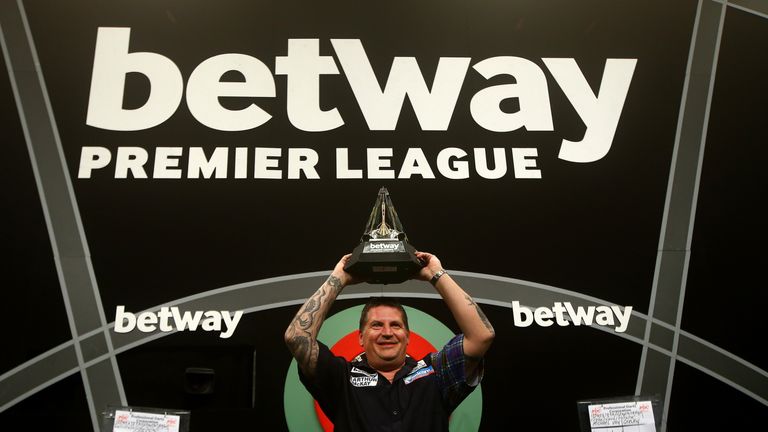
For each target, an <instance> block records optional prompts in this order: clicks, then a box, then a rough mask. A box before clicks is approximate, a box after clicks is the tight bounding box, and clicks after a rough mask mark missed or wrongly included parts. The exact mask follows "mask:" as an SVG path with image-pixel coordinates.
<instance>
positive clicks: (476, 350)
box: [416, 252, 496, 363]
mask: <svg viewBox="0 0 768 432" xmlns="http://www.w3.org/2000/svg"><path fill="white" fill-rule="evenodd" d="M416 257H417V258H419V259H420V260H421V262H422V263H424V264H425V265H424V268H422V269H421V271H419V275H418V278H419V279H421V280H425V281H430V282H431V283H433V284H434V286H435V289H436V290H437V292H438V293H439V294H440V296H441V297H442V298H443V301H445V304H446V305H447V306H448V309H449V310H450V311H451V313H452V314H453V318H454V319H455V320H456V323H457V324H458V325H459V328H460V329H461V332H462V333H464V355H465V356H467V357H469V358H471V359H480V358H481V357H483V355H484V354H485V352H486V351H488V348H490V347H491V342H493V338H494V336H495V334H496V333H495V332H494V330H493V326H492V325H491V323H490V322H489V321H488V318H487V317H486V316H485V314H484V313H483V311H482V310H481V309H480V306H479V305H478V304H477V303H475V301H474V300H472V297H470V296H469V294H467V293H466V292H465V291H464V290H463V289H461V287H460V286H459V285H458V284H457V283H456V281H454V280H453V278H451V277H450V276H449V275H448V273H445V270H443V265H442V264H441V263H440V260H439V259H438V258H437V257H436V256H434V255H432V254H428V253H425V252H416ZM472 363H474V362H472Z"/></svg>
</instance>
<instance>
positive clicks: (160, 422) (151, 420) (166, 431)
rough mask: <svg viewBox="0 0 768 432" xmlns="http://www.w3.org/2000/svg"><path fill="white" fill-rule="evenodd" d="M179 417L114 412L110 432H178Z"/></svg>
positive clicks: (134, 412)
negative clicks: (113, 421) (113, 420)
mask: <svg viewBox="0 0 768 432" xmlns="http://www.w3.org/2000/svg"><path fill="white" fill-rule="evenodd" d="M180 421H181V417H180V416H178V415H172V414H153V413H146V412H136V411H122V410H118V411H115V426H114V427H113V428H112V432H179V422H180Z"/></svg>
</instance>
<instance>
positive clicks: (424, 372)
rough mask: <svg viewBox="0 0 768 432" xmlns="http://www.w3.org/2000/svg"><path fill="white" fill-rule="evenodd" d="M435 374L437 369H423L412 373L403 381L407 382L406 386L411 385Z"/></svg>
mask: <svg viewBox="0 0 768 432" xmlns="http://www.w3.org/2000/svg"><path fill="white" fill-rule="evenodd" d="M433 373H435V369H434V368H433V367H432V366H430V367H428V368H421V369H419V370H417V371H416V372H411V373H410V374H409V375H408V376H407V377H405V379H404V380H403V381H405V384H410V383H412V382H414V381H416V380H417V379H421V378H424V377H425V376H429V375H432V374H433Z"/></svg>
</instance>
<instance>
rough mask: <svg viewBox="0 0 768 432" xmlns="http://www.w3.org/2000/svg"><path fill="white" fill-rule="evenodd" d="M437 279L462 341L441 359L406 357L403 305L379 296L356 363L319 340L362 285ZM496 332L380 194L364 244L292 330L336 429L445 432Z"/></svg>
mask: <svg viewBox="0 0 768 432" xmlns="http://www.w3.org/2000/svg"><path fill="white" fill-rule="evenodd" d="M407 279H418V280H422V281H427V282H430V283H431V284H432V285H433V286H434V288H435V290H436V291H437V292H438V293H439V294H440V296H441V297H442V299H443V301H444V302H445V304H446V306H448V309H449V310H450V311H451V313H452V314H453V317H454V319H455V320H456V323H457V324H458V326H459V328H460V329H461V332H462V333H461V334H459V335H456V336H455V337H454V338H452V339H451V340H450V341H449V342H448V343H447V344H446V345H445V346H444V347H443V348H442V349H441V350H440V351H439V352H436V353H431V354H429V355H427V356H425V357H424V358H422V359H419V360H416V359H413V358H411V357H409V356H406V347H407V346H408V341H409V335H410V329H409V328H408V317H407V316H406V313H405V310H404V309H403V307H402V306H401V305H400V304H399V302H397V301H396V300H393V299H389V298H372V299H370V300H369V302H368V303H367V304H366V305H365V307H364V308H363V312H362V314H361V317H360V337H359V341H360V345H361V347H362V349H363V351H364V353H363V354H360V355H359V356H357V358H355V359H353V360H352V361H351V362H347V361H346V360H345V359H344V358H342V357H335V356H334V355H333V354H332V353H331V352H330V350H329V349H328V347H326V346H325V345H323V344H322V343H320V342H318V341H317V335H318V333H319V332H320V326H321V325H322V323H323V320H324V319H325V317H326V314H327V313H328V311H329V310H330V307H331V304H333V302H334V300H335V299H336V297H337V296H338V295H339V293H341V291H342V290H343V289H344V287H346V286H347V285H352V284H355V283H359V282H363V281H365V282H369V283H399V282H403V281H405V280H407ZM493 338H494V330H493V327H492V326H491V324H490V322H488V319H487V318H486V317H485V314H483V312H482V310H480V307H479V306H478V305H477V303H475V302H474V301H473V300H472V298H471V297H470V296H469V295H468V294H467V293H466V292H465V291H464V290H463V289H462V288H461V287H460V286H459V285H458V284H457V283H456V281H454V280H453V279H452V278H451V276H450V275H449V274H448V273H446V272H445V270H444V269H443V267H442V264H441V262H440V260H439V259H438V258H437V257H436V256H435V255H432V254H429V253H426V252H417V251H415V250H414V249H413V247H412V246H411V245H410V244H408V239H407V236H406V235H405V233H404V232H403V229H402V225H401V223H400V220H399V218H398V216H397V213H396V212H395V209H394V206H393V205H392V202H391V200H390V198H389V193H388V192H387V190H386V189H384V188H382V189H381V190H380V191H379V195H378V199H377V201H376V204H375V205H374V208H373V211H372V212H371V217H370V219H369V221H368V226H367V227H366V231H365V234H364V235H363V238H362V241H361V244H360V245H359V246H358V247H357V248H355V250H354V251H353V253H352V254H349V255H346V256H344V257H342V258H341V260H340V261H339V262H338V263H337V264H336V266H335V268H334V269H333V271H332V273H331V275H330V276H329V277H328V280H327V281H326V282H325V283H323V285H322V286H321V287H320V288H319V289H318V290H317V291H316V292H315V293H314V294H313V295H312V296H311V297H310V298H309V299H308V300H307V301H306V302H305V303H304V305H303V306H302V307H301V309H299V311H298V313H297V314H296V316H295V318H294V319H293V320H292V321H291V323H290V325H289V326H288V329H287V330H286V332H285V341H286V344H287V345H288V348H289V350H290V351H291V353H292V355H293V356H294V358H295V359H296V361H297V363H298V366H299V377H300V379H301V382H302V383H303V384H304V386H305V387H306V388H307V390H308V391H309V392H310V394H312V396H313V397H314V398H315V400H317V402H318V403H319V404H320V407H321V408H322V409H323V412H324V413H325V414H326V415H327V416H328V418H329V419H330V420H331V421H332V422H333V423H334V428H335V429H334V430H336V431H363V430H365V431H368V430H373V431H376V430H381V431H396V430H398V431H399V430H402V431H411V430H418V431H420V432H423V431H447V430H448V417H449V416H450V414H451V412H452V411H453V410H454V409H455V408H456V407H457V406H458V405H459V404H460V403H461V401H463V400H464V399H465V398H466V397H467V396H468V395H469V394H470V393H471V392H472V391H473V390H474V388H475V387H476V386H477V385H478V384H479V383H480V380H481V379H482V376H483V356H484V355H485V352H486V351H487V350H488V348H489V347H490V345H491V342H492V341H493Z"/></svg>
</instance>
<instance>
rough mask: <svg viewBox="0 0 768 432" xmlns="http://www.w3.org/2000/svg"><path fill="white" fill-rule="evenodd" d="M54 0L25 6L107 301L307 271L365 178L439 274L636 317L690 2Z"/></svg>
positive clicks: (349, 224) (337, 236)
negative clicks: (485, 278) (488, 278)
mask: <svg viewBox="0 0 768 432" xmlns="http://www.w3.org/2000/svg"><path fill="white" fill-rule="evenodd" d="M38 4H39V5H40V6H39V9H40V10H37V9H38V8H36V5H38ZM43 4H44V6H43ZM58 7H60V6H57V5H50V4H48V3H47V2H40V3H35V2H32V3H31V4H30V5H28V6H27V9H28V13H29V15H30V25H31V28H32V31H33V33H34V34H35V43H36V44H37V49H38V52H39V56H40V59H41V62H42V67H43V73H44V75H45V80H46V85H47V87H48V91H49V93H50V98H51V104H52V107H53V112H54V114H55V119H56V123H57V126H58V131H59V134H60V137H61V144H62V147H63V149H64V153H65V155H66V160H67V165H68V167H69V172H70V175H71V178H72V180H73V184H74V187H75V190H76V194H77V200H78V204H79V206H80V209H81V214H82V217H83V221H84V225H85V228H84V229H85V231H86V234H87V235H88V239H89V242H90V246H91V249H92V253H93V257H94V260H95V261H97V262H98V261H100V260H101V259H104V260H105V261H106V262H107V263H108V264H107V263H105V264H106V265H108V266H114V265H118V264H117V263H122V264H120V265H129V266H130V267H131V268H132V269H135V271H134V270H132V271H129V272H125V271H118V272H116V273H120V274H119V275H118V274H115V273H113V272H111V271H110V272H107V271H106V269H105V268H104V267H101V266H97V269H96V272H97V273H99V272H102V274H101V275H100V277H101V278H105V280H104V281H103V282H102V283H101V284H100V286H101V287H102V288H103V289H104V290H105V291H108V292H105V293H103V294H102V298H103V300H104V301H105V303H106V304H105V306H106V309H107V310H114V307H115V306H116V305H124V304H130V303H133V307H134V309H135V308H136V307H137V306H149V305H153V304H158V303H160V302H162V301H167V300H170V299H173V298H178V297H180V296H181V295H184V294H192V293H195V292H200V291H202V290H206V289H209V288H210V287H211V286H220V285H223V284H226V283H229V282H237V281H242V280H253V279H259V278H263V277H267V276H277V275H284V274H294V273H299V272H303V271H310V270H317V269H322V268H327V267H328V266H329V265H330V264H331V263H332V262H333V261H334V259H335V257H337V256H338V255H340V254H341V253H343V252H345V251H348V250H350V249H351V248H353V247H354V246H355V244H356V242H357V240H358V239H359V237H360V235H361V234H362V232H361V231H362V228H363V227H364V224H365V220H366V218H367V215H368V213H369V211H370V206H371V205H372V202H373V200H374V198H375V194H376V192H377V191H378V188H379V187H380V186H386V187H387V188H388V189H389V190H390V192H391V193H392V197H393V200H394V202H395V205H396V206H397V207H398V210H399V211H400V212H401V218H402V220H403V223H404V226H405V228H406V231H407V232H408V234H409V236H410V237H411V240H412V242H413V243H414V244H415V245H416V247H418V248H422V249H431V250H434V251H435V252H436V253H437V252H438V251H439V252H440V254H441V255H443V256H445V258H447V261H448V263H452V262H455V261H459V260H460V261H461V264H459V262H456V264H455V265H460V267H462V268H472V269H474V270H477V271H481V272H484V273H489V274H496V275H504V276H514V277H521V278H524V279H526V280H536V281H540V282H543V283H548V284H552V285H555V286H561V287H567V288H572V289H577V290H581V291H584V292H587V293H589V294H592V295H595V296H598V297H600V298H609V299H613V300H614V301H615V302H616V303H618V304H623V305H635V307H636V308H639V309H641V310H642V309H644V308H645V307H646V305H647V303H648V292H649V286H650V283H649V282H650V278H651V277H652V267H651V266H650V263H651V262H652V260H653V259H654V254H655V248H656V243H657V239H658V229H659V224H660V221H661V211H662V209H663V200H664V193H665V188H666V183H667V173H668V171H669V164H670V156H671V152H672V147H673V144H674V136H675V127H676V117H677V113H678V111H679V98H680V93H681V89H682V84H683V78H684V73H685V58H686V54H687V52H688V47H689V43H690V31H688V30H686V29H689V30H690V26H691V25H692V19H693V18H692V15H691V14H690V12H691V7H690V5H676V6H670V7H667V8H666V9H665V13H664V14H663V16H656V15H655V11H654V9H653V8H650V7H647V6H645V5H638V6H635V7H631V6H626V5H622V6H621V7H619V6H618V5H611V4H602V3H600V7H585V5H581V4H580V5H578V6H577V5H570V4H568V3H564V4H559V3H558V4H557V5H554V4H553V5H549V6H547V7H538V6H535V3H531V4H527V3H517V4H506V2H499V3H494V4H487V5H483V6H478V5H469V4H463V3H460V2H451V3H448V4H444V3H442V2H426V3H423V2H422V3H419V4H418V5H399V6H396V5H388V6H386V7H383V6H381V7H380V8H381V10H371V9H369V8H364V9H360V8H359V6H355V5H353V4H352V3H345V2H335V3H333V4H327V5H326V4H324V5H314V4H304V3H301V4H296V5H291V6H289V5H283V4H282V3H279V2H224V3H216V4H214V3H212V2H202V1H201V2H191V3H190V2H183V3H181V2H180V3H176V2H162V3H156V2H146V4H145V3H135V2H124V3H123V2H117V3H115V4H112V5H111V7H110V8H108V9H107V8H104V7H102V6H101V5H100V3H98V2H94V4H93V5H90V4H88V5H87V3H79V4H78V7H77V8H72V7H69V8H62V10H56V8H58ZM670 8H671V9H670ZM43 9H44V10H43ZM677 9H679V10H677ZM554 10H557V11H558V14H563V15H564V16H565V15H567V16H568V17H569V18H568V19H567V20H565V19H557V20H553V19H552V14H553V11H554ZM54 11H55V13H54ZM139 11H140V12H139ZM139 15H140V16H139ZM62 17H67V18H66V19H63V18H62ZM648 25H650V26H651V27H650V29H651V30H650V31H653V32H654V34H658V35H659V36H658V37H659V38H662V39H663V40H664V41H665V43H664V46H663V47H660V46H659V45H658V43H656V42H655V41H652V40H651V39H650V38H649V37H648V31H649V28H648ZM107 209H108V210H107ZM618 244H622V245H625V246H622V247H621V248H617V245H618ZM101 245H104V246H103V247H104V249H102V248H101ZM116 245H119V247H115V246H116ZM617 249H618V250H617ZM478 250H491V251H494V252H493V253H491V254H488V255H489V256H483V259H482V260H479V259H478V258H479V256H478V254H477V253H476V251H478ZM608 251H610V252H608ZM107 257H109V258H107ZM470 261H471V262H470ZM475 261H476V262H475ZM598 263H599V264H598ZM595 266H598V268H599V269H600V271H595V268H596V267H595ZM115 270H117V269H115ZM126 273H127V274H126ZM597 273H599V274H600V277H596V274H597ZM107 281H109V282H107ZM160 286H162V287H163V288H162V289H160V288H159V287H160Z"/></svg>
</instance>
